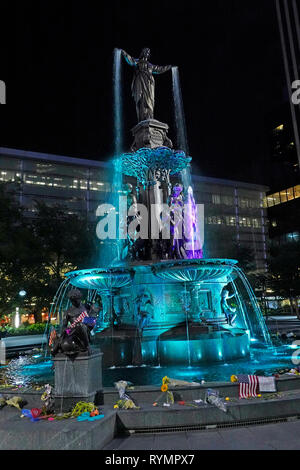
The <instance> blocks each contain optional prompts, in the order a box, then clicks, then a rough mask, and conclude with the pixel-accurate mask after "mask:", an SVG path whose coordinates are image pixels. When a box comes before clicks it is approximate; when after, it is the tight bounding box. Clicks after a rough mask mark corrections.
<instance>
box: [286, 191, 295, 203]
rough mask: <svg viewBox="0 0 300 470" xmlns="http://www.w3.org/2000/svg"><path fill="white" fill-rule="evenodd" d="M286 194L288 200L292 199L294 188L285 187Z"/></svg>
mask: <svg viewBox="0 0 300 470" xmlns="http://www.w3.org/2000/svg"><path fill="white" fill-rule="evenodd" d="M286 194H287V200H288V201H291V200H292V199H294V188H289V189H287V190H286Z"/></svg>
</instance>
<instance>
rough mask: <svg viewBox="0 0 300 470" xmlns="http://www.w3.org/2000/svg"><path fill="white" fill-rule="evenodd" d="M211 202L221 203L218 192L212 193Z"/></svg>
mask: <svg viewBox="0 0 300 470" xmlns="http://www.w3.org/2000/svg"><path fill="white" fill-rule="evenodd" d="M212 203H213V204H221V196H220V195H219V194H213V195H212Z"/></svg>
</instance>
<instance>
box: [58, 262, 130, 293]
mask: <svg viewBox="0 0 300 470" xmlns="http://www.w3.org/2000/svg"><path fill="white" fill-rule="evenodd" d="M65 276H66V277H68V278H69V279H70V284H72V285H73V286H75V287H78V288H82V289H98V290H109V291H110V290H112V289H119V288H121V287H124V286H126V285H127V284H129V283H130V282H131V280H132V279H133V276H134V271H133V270H132V269H127V268H123V267H114V268H107V269H105V268H93V269H83V270H80V271H71V272H69V273H66V274H65Z"/></svg>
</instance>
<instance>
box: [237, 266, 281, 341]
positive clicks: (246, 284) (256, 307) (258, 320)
mask: <svg viewBox="0 0 300 470" xmlns="http://www.w3.org/2000/svg"><path fill="white" fill-rule="evenodd" d="M234 271H236V273H237V274H238V276H239V278H240V279H241V281H242V283H243V285H244V287H245V288H246V291H247V292H248V295H249V298H250V301H251V305H252V306H253V309H254V313H255V319H254V321H255V325H256V326H257V327H259V328H260V330H261V334H262V337H263V338H264V341H265V344H266V345H267V346H269V347H272V346H273V343H272V340H271V337H270V333H269V331H268V328H267V326H266V323H265V320H264V318H263V316H262V313H261V311H260V307H259V305H258V303H257V300H256V297H255V295H254V292H253V290H252V287H251V285H250V283H249V281H248V279H247V277H246V276H245V274H244V273H243V271H242V270H241V269H240V268H237V267H236V266H235V267H234Z"/></svg>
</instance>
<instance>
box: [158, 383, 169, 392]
mask: <svg viewBox="0 0 300 470" xmlns="http://www.w3.org/2000/svg"><path fill="white" fill-rule="evenodd" d="M160 389H161V391H162V392H167V391H168V385H167V384H162V386H161V388H160Z"/></svg>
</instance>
